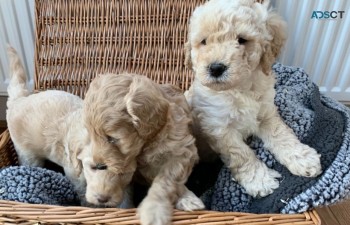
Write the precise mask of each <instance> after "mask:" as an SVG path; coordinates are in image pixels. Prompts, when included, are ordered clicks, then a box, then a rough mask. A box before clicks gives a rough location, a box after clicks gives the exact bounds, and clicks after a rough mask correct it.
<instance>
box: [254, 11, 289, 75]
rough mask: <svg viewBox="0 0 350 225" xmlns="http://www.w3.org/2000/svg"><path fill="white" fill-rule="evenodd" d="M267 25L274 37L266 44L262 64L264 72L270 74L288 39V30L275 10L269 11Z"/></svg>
mask: <svg viewBox="0 0 350 225" xmlns="http://www.w3.org/2000/svg"><path fill="white" fill-rule="evenodd" d="M266 25H267V30H268V32H269V34H270V35H271V37H272V39H271V40H270V41H269V43H268V44H267V45H266V46H265V51H264V53H263V56H262V58H261V61H260V64H261V67H262V70H263V72H264V73H265V74H266V75H268V74H270V71H271V67H272V64H273V63H274V62H275V60H276V58H277V57H278V55H279V54H280V52H281V49H282V47H283V45H284V43H285V41H286V39H287V31H286V23H285V21H284V20H283V19H282V18H281V17H280V16H279V15H278V14H276V13H274V12H269V14H268V18H267V21H266Z"/></svg>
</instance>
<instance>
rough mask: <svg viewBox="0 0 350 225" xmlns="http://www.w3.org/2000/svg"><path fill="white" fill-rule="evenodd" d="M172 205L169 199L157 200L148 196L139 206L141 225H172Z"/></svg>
mask: <svg viewBox="0 0 350 225" xmlns="http://www.w3.org/2000/svg"><path fill="white" fill-rule="evenodd" d="M172 212H173V210H172V206H171V204H170V203H168V202H167V201H157V200H153V199H151V198H148V197H146V198H145V199H144V200H143V201H142V203H141V205H140V206H139V208H138V216H139V218H140V221H141V225H170V224H171V218H172Z"/></svg>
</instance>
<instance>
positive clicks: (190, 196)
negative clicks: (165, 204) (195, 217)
mask: <svg viewBox="0 0 350 225" xmlns="http://www.w3.org/2000/svg"><path fill="white" fill-rule="evenodd" d="M204 207H205V206H204V204H203V202H202V200H200V199H199V198H198V197H197V196H196V195H195V194H194V193H193V192H192V191H190V190H187V191H186V192H185V193H184V194H183V195H182V196H181V197H180V198H179V199H178V200H177V203H176V209H179V210H184V211H193V210H200V209H204Z"/></svg>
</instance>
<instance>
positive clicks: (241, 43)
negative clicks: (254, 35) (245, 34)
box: [238, 37, 247, 45]
mask: <svg viewBox="0 0 350 225" xmlns="http://www.w3.org/2000/svg"><path fill="white" fill-rule="evenodd" d="M246 42H247V39H244V38H241V37H239V38H238V44H240V45H243V44H244V43H246Z"/></svg>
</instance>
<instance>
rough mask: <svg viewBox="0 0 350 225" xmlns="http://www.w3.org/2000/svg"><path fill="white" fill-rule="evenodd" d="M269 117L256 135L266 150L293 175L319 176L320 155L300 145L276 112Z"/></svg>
mask: <svg viewBox="0 0 350 225" xmlns="http://www.w3.org/2000/svg"><path fill="white" fill-rule="evenodd" d="M269 115H271V116H269V117H266V118H265V119H264V120H262V122H261V124H260V129H259V133H258V134H257V135H258V136H259V137H260V138H261V139H262V140H263V141H264V145H265V146H266V148H267V149H269V150H270V151H271V153H272V154H274V156H275V157H276V159H277V160H278V161H279V162H280V163H281V164H283V165H284V166H286V167H287V168H288V169H289V171H290V172H291V173H293V174H295V175H298V176H305V177H315V176H317V175H319V174H321V173H322V168H321V162H320V155H319V154H317V152H316V150H315V149H313V148H311V147H309V146H307V145H304V144H302V143H300V141H299V140H298V138H297V137H296V136H295V134H294V133H293V130H292V129H290V128H289V127H288V126H287V125H286V124H285V123H284V122H283V121H282V119H281V118H280V116H279V114H278V113H277V111H275V112H274V113H272V114H269Z"/></svg>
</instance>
